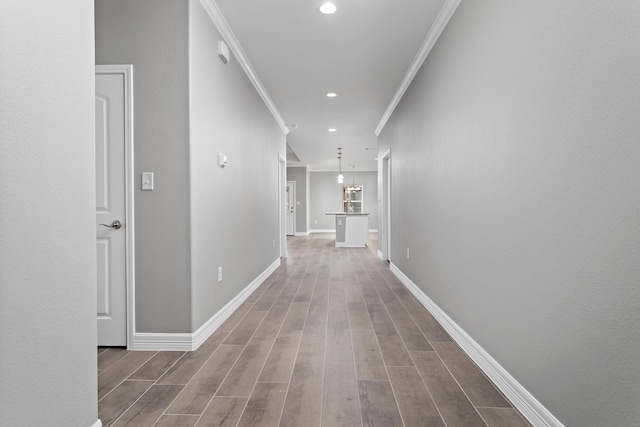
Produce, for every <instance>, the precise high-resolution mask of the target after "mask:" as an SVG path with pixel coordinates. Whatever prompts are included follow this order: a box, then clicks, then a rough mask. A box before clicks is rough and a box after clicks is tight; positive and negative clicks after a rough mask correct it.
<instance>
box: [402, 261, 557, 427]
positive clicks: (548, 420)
mask: <svg viewBox="0 0 640 427" xmlns="http://www.w3.org/2000/svg"><path fill="white" fill-rule="evenodd" d="M391 271H392V272H393V274H395V275H396V277H398V279H400V281H401V282H402V283H403V284H404V285H405V286H406V287H407V289H408V290H409V291H410V292H411V293H412V294H413V296H415V297H416V298H417V299H418V301H420V303H421V304H422V305H423V306H424V307H425V308H426V309H427V310H428V311H429V312H430V313H431V314H432V315H433V317H435V318H436V320H437V321H438V322H439V323H440V324H441V325H442V327H443V328H444V329H445V330H446V331H447V332H448V333H449V335H451V337H452V338H453V339H454V341H455V342H456V343H458V345H459V346H460V347H461V348H462V349H463V350H464V351H465V353H467V355H468V356H469V357H470V358H471V359H472V360H473V361H474V362H475V363H476V364H477V365H478V367H479V368H480V369H481V370H482V371H483V372H484V373H485V374H486V375H487V376H488V377H489V378H490V379H491V381H493V382H494V384H495V385H496V386H497V387H498V388H499V389H500V391H502V393H504V395H505V396H506V397H507V399H509V400H510V401H511V403H513V405H514V406H515V407H516V408H517V409H518V410H519V411H520V412H521V413H522V415H524V417H525V418H526V419H527V420H528V421H529V422H530V423H531V424H533V425H534V426H535V427H564V425H563V424H562V423H561V422H560V421H559V420H558V419H557V418H556V417H554V416H553V414H552V413H551V412H549V410H547V408H545V407H544V406H542V404H541V403H540V402H539V401H538V400H537V399H536V398H535V397H533V396H532V395H531V393H529V392H528V391H527V390H526V389H525V388H524V387H523V386H522V385H521V384H520V383H519V382H518V381H517V380H516V379H515V378H513V376H511V374H509V372H507V370H506V369H504V368H503V367H502V366H500V364H499V363H498V362H497V361H496V360H495V359H494V358H493V357H491V355H490V354H489V353H487V352H486V351H485V350H484V349H483V348H482V347H480V345H479V344H478V343H477V342H475V341H474V339H473V338H471V336H470V335H469V334H467V333H466V332H465V331H464V330H463V329H462V328H461V327H460V326H459V325H458V324H457V323H456V322H455V321H454V320H453V319H451V318H450V317H449V316H448V315H447V313H445V312H444V311H443V310H442V309H441V308H440V307H438V305H436V303H435V302H433V301H432V300H431V299H430V298H429V297H428V296H427V295H426V294H425V293H424V292H423V291H422V289H420V288H419V287H418V286H417V285H416V284H415V283H413V282H412V281H411V279H409V278H408V277H407V276H406V275H405V274H404V273H403V272H402V271H401V270H400V269H399V268H398V267H396V265H395V264H393V263H391Z"/></svg>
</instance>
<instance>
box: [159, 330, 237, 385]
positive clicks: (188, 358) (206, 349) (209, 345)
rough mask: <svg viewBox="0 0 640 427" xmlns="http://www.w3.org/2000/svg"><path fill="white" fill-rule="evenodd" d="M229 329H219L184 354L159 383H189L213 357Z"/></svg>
mask: <svg viewBox="0 0 640 427" xmlns="http://www.w3.org/2000/svg"><path fill="white" fill-rule="evenodd" d="M228 333H229V332H228V331H221V330H217V331H215V332H214V333H213V334H211V336H210V337H209V338H208V339H207V340H206V341H205V342H204V343H203V344H202V345H201V346H200V348H198V349H197V350H195V351H191V352H187V353H186V354H185V355H184V356H182V357H181V358H180V359H179V360H178V361H177V362H176V363H175V364H174V365H173V366H172V367H171V368H170V369H169V370H168V371H167V373H166V374H164V375H163V376H162V377H161V378H160V379H159V380H158V384H181V385H185V384H187V383H188V382H189V381H190V380H191V378H193V376H194V375H195V374H196V372H198V370H200V368H202V365H204V363H205V362H206V361H207V359H209V357H211V354H212V353H213V352H214V351H216V349H217V348H218V346H219V345H220V344H221V343H222V341H224V339H225V338H226V336H227V335H228Z"/></svg>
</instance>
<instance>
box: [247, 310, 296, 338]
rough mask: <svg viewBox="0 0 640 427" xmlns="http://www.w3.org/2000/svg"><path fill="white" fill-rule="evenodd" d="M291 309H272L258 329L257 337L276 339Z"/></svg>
mask: <svg viewBox="0 0 640 427" xmlns="http://www.w3.org/2000/svg"><path fill="white" fill-rule="evenodd" d="M287 311H289V307H282V306H277V307H276V306H274V307H271V309H270V310H269V312H268V313H267V316H266V317H265V318H264V320H263V321H262V323H261V324H260V326H258V329H256V333H255V334H254V336H255V337H260V338H275V337H277V336H278V332H279V331H280V327H281V326H282V322H283V321H284V317H285V316H286V315H287Z"/></svg>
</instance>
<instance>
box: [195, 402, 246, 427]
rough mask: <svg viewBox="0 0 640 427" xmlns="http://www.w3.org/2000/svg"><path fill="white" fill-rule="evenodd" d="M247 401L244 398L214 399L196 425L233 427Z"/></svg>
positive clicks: (203, 426)
mask: <svg viewBox="0 0 640 427" xmlns="http://www.w3.org/2000/svg"><path fill="white" fill-rule="evenodd" d="M247 400H248V399H247V398H246V397H214V398H213V400H212V401H211V403H210V404H209V406H208V407H207V409H206V410H205V411H204V414H202V417H200V421H198V424H196V425H197V426H199V427H235V426H236V425H237V424H238V420H239V419H240V415H242V411H243V410H244V407H245V405H246V404H247Z"/></svg>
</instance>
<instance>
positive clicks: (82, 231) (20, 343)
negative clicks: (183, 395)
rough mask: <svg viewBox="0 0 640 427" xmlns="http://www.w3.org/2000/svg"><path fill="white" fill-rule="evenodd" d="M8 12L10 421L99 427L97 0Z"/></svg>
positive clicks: (3, 408)
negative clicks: (96, 200)
mask: <svg viewBox="0 0 640 427" xmlns="http://www.w3.org/2000/svg"><path fill="white" fill-rule="evenodd" d="M0 8H1V9H2V12H0V52H2V54H1V55H2V60H0V100H1V101H0V236H1V237H0V425H2V426H45V425H46V426H79V427H90V426H92V425H94V424H95V423H96V421H97V420H98V405H97V384H96V377H97V376H96V372H97V366H96V345H97V341H96V311H95V307H96V283H97V279H96V252H95V244H96V241H95V238H96V235H95V184H94V183H95V157H94V149H95V147H94V144H93V143H92V141H93V140H94V139H95V129H94V121H95V115H94V106H95V104H94V102H95V101H94V99H95V83H94V71H95V69H94V66H93V55H94V48H93V2H87V1H84V0H69V1H65V2H50V1H44V0H34V1H30V2H24V1H22V0H11V1H3V2H2V6H1V7H0Z"/></svg>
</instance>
